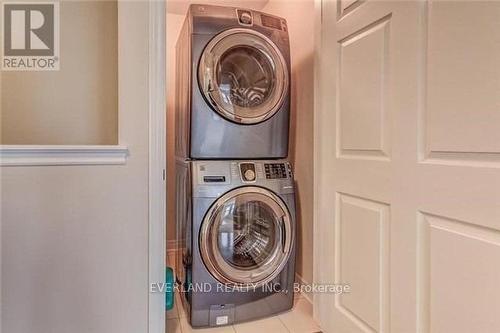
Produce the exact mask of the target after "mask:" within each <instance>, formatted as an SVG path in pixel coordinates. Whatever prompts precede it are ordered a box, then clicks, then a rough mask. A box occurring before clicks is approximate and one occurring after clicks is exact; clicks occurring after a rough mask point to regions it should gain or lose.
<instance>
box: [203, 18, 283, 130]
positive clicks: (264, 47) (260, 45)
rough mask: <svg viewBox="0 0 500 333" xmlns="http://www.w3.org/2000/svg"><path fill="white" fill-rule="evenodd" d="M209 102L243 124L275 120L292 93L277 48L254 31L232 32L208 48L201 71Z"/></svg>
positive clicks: (214, 107) (222, 112) (217, 37)
mask: <svg viewBox="0 0 500 333" xmlns="http://www.w3.org/2000/svg"><path fill="white" fill-rule="evenodd" d="M198 82H199V85H200V89H201V91H202V92H203V94H204V96H205V99H206V100H207V101H208V102H209V103H210V104H211V106H212V108H213V109H214V110H215V111H216V112H218V113H219V114H220V115H221V116H223V117H224V118H226V119H229V120H231V121H233V122H237V123H241V124H255V123H259V122H261V121H264V120H266V119H268V118H270V117H272V116H273V115H274V114H275V113H276V112H277V111H278V110H279V108H280V107H281V104H282V103H283V100H284V98H285V96H286V95H287V92H288V82H289V78H288V70H287V65H286V62H285V59H284V58H283V56H282V54H281V52H280V51H279V49H278V48H277V47H276V45H275V44H274V43H273V42H272V41H271V40H270V39H269V38H267V37H266V36H264V35H263V34H261V33H258V32H256V31H253V30H250V29H241V28H237V29H230V30H226V31H224V32H222V33H220V34H219V35H217V36H216V37H214V38H213V39H212V40H211V41H210V42H209V43H208V45H207V46H206V48H205V50H204V51H203V54H202V56H201V59H200V63H199V67H198Z"/></svg>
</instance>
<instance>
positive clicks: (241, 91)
mask: <svg viewBox="0 0 500 333" xmlns="http://www.w3.org/2000/svg"><path fill="white" fill-rule="evenodd" d="M176 48H177V50H176V52H177V60H176V63H177V65H176V68H177V78H176V81H177V82H176V87H177V88H176V90H177V93H176V94H177V95H176V156H177V157H178V158H181V159H239V158H285V157H286V156H287V152H288V129H289V113H290V47H289V40H288V32H287V25H286V21H285V20H284V19H283V18H280V17H276V16H273V15H268V14H265V13H261V12H257V11H251V10H245V9H239V8H231V7H220V6H209V5H191V6H190V8H189V11H188V15H187V18H186V21H185V23H184V25H183V28H182V30H181V32H180V35H179V39H178V41H177V45H176Z"/></svg>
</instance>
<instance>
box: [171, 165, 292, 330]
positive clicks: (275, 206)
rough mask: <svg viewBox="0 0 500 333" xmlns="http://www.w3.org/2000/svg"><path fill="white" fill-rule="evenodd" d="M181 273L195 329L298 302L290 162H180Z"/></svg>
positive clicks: (256, 315) (260, 314) (184, 297)
mask: <svg viewBox="0 0 500 333" xmlns="http://www.w3.org/2000/svg"><path fill="white" fill-rule="evenodd" d="M177 167H178V168H181V170H183V172H180V173H179V175H184V176H180V177H179V179H178V180H179V181H178V183H177V185H178V191H179V193H183V194H184V195H185V199H184V200H180V201H179V202H178V203H179V204H178V206H177V214H178V218H177V221H178V223H179V224H178V226H177V230H178V233H179V234H178V239H179V240H180V241H179V248H178V251H177V265H176V267H177V279H178V282H179V283H180V284H181V286H182V290H184V292H181V299H182V303H183V306H184V307H185V308H186V310H187V311H186V312H187V315H188V319H189V321H190V323H191V325H192V326H193V327H205V326H219V325H229V324H234V323H238V322H243V321H248V320H252V319H256V318H261V317H266V316H270V315H273V314H276V313H280V312H283V311H286V310H289V309H291V308H292V306H293V283H294V272H295V270H294V269H295V232H296V231H295V230H296V225H295V200H294V185H293V176H292V171H291V167H290V164H289V163H288V162H287V161H285V160H269V161H194V162H184V163H183V164H182V165H178V166H177Z"/></svg>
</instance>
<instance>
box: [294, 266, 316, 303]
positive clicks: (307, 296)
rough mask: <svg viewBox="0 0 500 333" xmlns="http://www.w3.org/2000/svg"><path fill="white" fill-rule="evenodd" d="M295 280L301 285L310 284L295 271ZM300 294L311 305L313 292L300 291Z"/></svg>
mask: <svg viewBox="0 0 500 333" xmlns="http://www.w3.org/2000/svg"><path fill="white" fill-rule="evenodd" d="M295 281H296V282H297V283H300V284H301V285H308V284H310V283H309V282H307V281H306V280H304V278H302V276H300V275H299V273H295ZM301 295H302V297H304V299H305V300H307V302H309V303H310V304H311V306H312V305H313V301H314V294H313V293H301Z"/></svg>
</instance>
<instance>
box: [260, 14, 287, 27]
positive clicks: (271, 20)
mask: <svg viewBox="0 0 500 333" xmlns="http://www.w3.org/2000/svg"><path fill="white" fill-rule="evenodd" d="M260 20H261V22H262V25H263V26H265V27H268V28H273V29H278V30H283V29H282V28H281V20H280V19H279V18H276V17H272V16H267V15H261V16H260Z"/></svg>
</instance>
